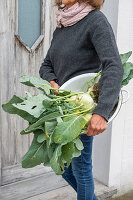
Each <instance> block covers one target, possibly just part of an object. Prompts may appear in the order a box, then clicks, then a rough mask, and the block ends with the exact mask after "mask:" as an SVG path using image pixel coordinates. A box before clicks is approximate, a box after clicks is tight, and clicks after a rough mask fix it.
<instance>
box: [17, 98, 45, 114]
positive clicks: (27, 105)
mask: <svg viewBox="0 0 133 200" xmlns="http://www.w3.org/2000/svg"><path fill="white" fill-rule="evenodd" d="M47 98H48V97H47V96H46V95H43V94H39V95H37V96H32V97H29V98H28V99H26V100H25V101H23V102H21V103H17V104H13V106H14V107H15V108H16V109H18V110H19V111H20V112H21V111H25V112H27V113H29V114H30V115H31V116H33V117H35V118H39V117H40V115H41V114H42V113H43V112H44V111H45V110H46V108H45V107H44V105H43V100H44V99H47Z"/></svg>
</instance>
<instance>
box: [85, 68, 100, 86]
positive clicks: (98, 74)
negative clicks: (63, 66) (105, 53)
mask: <svg viewBox="0 0 133 200" xmlns="http://www.w3.org/2000/svg"><path fill="white" fill-rule="evenodd" d="M101 72H102V71H101V70H100V71H99V72H98V73H97V74H96V76H94V77H93V78H91V79H90V80H89V81H88V82H87V83H90V82H91V81H93V80H94V81H95V79H96V78H97V77H98V76H100V75H101Z"/></svg>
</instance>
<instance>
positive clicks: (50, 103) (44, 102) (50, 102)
mask: <svg viewBox="0 0 133 200" xmlns="http://www.w3.org/2000/svg"><path fill="white" fill-rule="evenodd" d="M53 103H54V102H53V101H52V100H51V99H50V98H48V97H47V98H46V99H44V100H43V105H44V107H45V108H49V107H51V106H52V105H53Z"/></svg>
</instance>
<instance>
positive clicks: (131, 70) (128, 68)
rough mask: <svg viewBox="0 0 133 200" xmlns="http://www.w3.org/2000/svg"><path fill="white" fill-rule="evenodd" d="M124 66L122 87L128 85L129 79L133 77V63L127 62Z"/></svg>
mask: <svg viewBox="0 0 133 200" xmlns="http://www.w3.org/2000/svg"><path fill="white" fill-rule="evenodd" d="M123 67H124V75H123V80H122V86H121V87H123V86H125V85H127V84H128V83H129V81H130V80H131V79H132V78H133V63H131V62H127V63H125V64H124V65H123Z"/></svg>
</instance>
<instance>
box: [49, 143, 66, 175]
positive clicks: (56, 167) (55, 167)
mask: <svg viewBox="0 0 133 200" xmlns="http://www.w3.org/2000/svg"><path fill="white" fill-rule="evenodd" d="M60 156H61V145H58V146H57V147H56V149H55V151H54V153H53V156H52V158H51V160H50V165H51V167H52V169H53V170H54V172H55V173H56V174H62V173H63V172H62V170H61V167H60V163H59V157H60Z"/></svg>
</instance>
